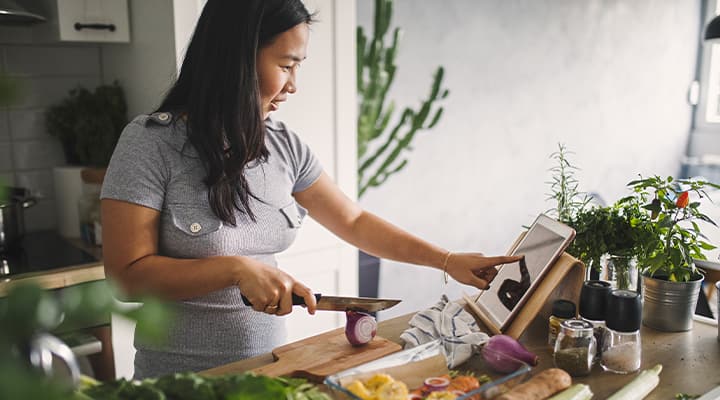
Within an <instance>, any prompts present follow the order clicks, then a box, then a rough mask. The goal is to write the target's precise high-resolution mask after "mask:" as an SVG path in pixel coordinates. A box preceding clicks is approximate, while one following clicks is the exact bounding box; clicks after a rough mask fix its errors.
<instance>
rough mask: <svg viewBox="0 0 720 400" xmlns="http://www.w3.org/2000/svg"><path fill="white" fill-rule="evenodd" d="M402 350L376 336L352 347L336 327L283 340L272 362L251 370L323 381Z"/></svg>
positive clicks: (395, 344)
mask: <svg viewBox="0 0 720 400" xmlns="http://www.w3.org/2000/svg"><path fill="white" fill-rule="evenodd" d="M399 350H402V346H400V345H399V344H397V343H395V342H391V341H389V340H387V339H385V338H383V337H380V336H375V338H374V339H373V340H372V341H370V343H368V344H366V345H363V346H358V347H354V346H352V345H351V344H350V343H348V341H347V338H346V337H345V329H344V328H339V329H335V330H332V331H328V332H325V333H323V334H320V335H317V336H313V337H309V338H307V339H303V340H300V341H297V342H293V343H290V344H286V345H285V346H281V347H278V348H276V349H275V350H273V351H272V355H273V358H274V359H275V362H273V363H271V364H268V365H264V366H262V367H259V368H255V369H254V370H253V372H255V373H257V374H262V375H268V376H293V377H302V378H306V379H308V380H310V381H313V382H318V383H319V382H322V381H323V380H324V379H325V378H326V377H327V376H328V375H332V374H334V373H336V372H340V371H343V370H346V369H348V368H352V367H355V366H357V365H360V364H364V363H366V362H368V361H372V360H376V359H378V358H380V357H382V356H385V355H388V354H390V353H394V352H396V351H399Z"/></svg>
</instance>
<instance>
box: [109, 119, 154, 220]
mask: <svg viewBox="0 0 720 400" xmlns="http://www.w3.org/2000/svg"><path fill="white" fill-rule="evenodd" d="M163 143H164V142H163V141H162V140H160V139H159V138H158V137H157V133H156V132H153V131H152V130H150V129H147V128H146V127H145V126H144V125H143V124H141V123H138V122H132V123H130V124H129V125H128V126H126V127H125V129H124V130H123V132H122V134H121V135H120V139H119V140H118V144H117V146H116V147H115V151H114V152H113V155H112V158H111V159H110V165H109V166H108V169H107V173H106V174H105V179H104V181H103V186H102V191H101V193H100V198H101V199H114V200H122V201H126V202H130V203H134V204H138V205H141V206H145V207H149V208H152V209H155V210H158V211H160V210H162V207H163V202H164V198H165V188H166V183H167V175H168V173H167V166H166V164H165V162H164V161H163V157H162V152H161V146H162V145H163Z"/></svg>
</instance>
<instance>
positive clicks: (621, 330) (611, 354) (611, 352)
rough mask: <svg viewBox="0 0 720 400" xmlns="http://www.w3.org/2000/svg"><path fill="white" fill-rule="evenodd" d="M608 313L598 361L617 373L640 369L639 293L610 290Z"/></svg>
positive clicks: (640, 306)
mask: <svg viewBox="0 0 720 400" xmlns="http://www.w3.org/2000/svg"><path fill="white" fill-rule="evenodd" d="M607 313H608V317H607V320H606V325H607V328H606V329H605V335H604V336H603V346H602V347H603V349H602V357H601V360H600V365H601V366H602V367H603V369H604V370H605V371H610V372H615V373H618V374H628V373H630V372H635V371H637V370H639V369H640V363H641V359H642V357H641V356H642V347H641V343H640V323H641V321H642V303H641V300H640V294H638V293H637V292H634V291H632V290H613V291H612V292H611V293H610V297H609V298H608V304H607Z"/></svg>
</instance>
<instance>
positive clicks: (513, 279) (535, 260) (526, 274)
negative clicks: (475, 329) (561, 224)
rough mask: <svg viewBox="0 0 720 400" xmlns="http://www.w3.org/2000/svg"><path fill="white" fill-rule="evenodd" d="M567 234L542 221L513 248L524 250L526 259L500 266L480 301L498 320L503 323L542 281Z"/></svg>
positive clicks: (520, 251)
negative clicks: (543, 223)
mask: <svg viewBox="0 0 720 400" xmlns="http://www.w3.org/2000/svg"><path fill="white" fill-rule="evenodd" d="M566 242H567V238H566V237H563V236H562V235H560V234H559V233H556V232H554V231H552V230H550V229H548V228H547V227H545V226H543V225H541V224H534V225H533V226H532V228H531V229H530V230H529V231H528V233H527V235H526V236H525V237H524V238H523V240H522V242H521V243H520V244H519V245H518V247H517V248H516V249H515V251H513V254H524V255H525V260H524V261H525V262H520V263H513V264H508V265H505V266H503V267H502V268H500V271H499V272H498V274H497V276H496V277H495V279H494V280H493V281H492V284H491V285H490V289H488V290H487V291H486V292H485V293H483V295H482V296H480V301H479V303H480V304H479V305H481V306H482V308H485V309H486V311H487V314H488V315H489V316H490V318H491V319H492V320H494V322H495V323H496V324H497V326H501V327H502V326H503V325H504V324H505V322H506V321H507V320H508V318H509V317H510V315H511V313H512V312H513V311H515V310H516V308H517V307H518V305H519V304H522V302H523V301H524V300H525V298H526V297H527V295H528V294H529V293H530V292H531V289H532V288H533V287H534V283H536V282H538V277H540V276H541V275H542V274H543V271H544V270H545V269H546V268H547V267H548V266H549V265H550V264H551V262H553V261H554V260H555V259H556V258H557V256H558V255H559V254H560V252H561V251H562V250H564V248H565V243H566Z"/></svg>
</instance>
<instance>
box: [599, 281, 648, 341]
mask: <svg viewBox="0 0 720 400" xmlns="http://www.w3.org/2000/svg"><path fill="white" fill-rule="evenodd" d="M641 322H642V302H641V301H640V294H639V293H638V292H634V291H632V290H613V291H612V292H610V295H609V296H608V303H607V318H606V319H605V325H606V326H607V327H608V328H609V329H612V330H614V331H618V332H635V331H637V330H638V329H640V324H641Z"/></svg>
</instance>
